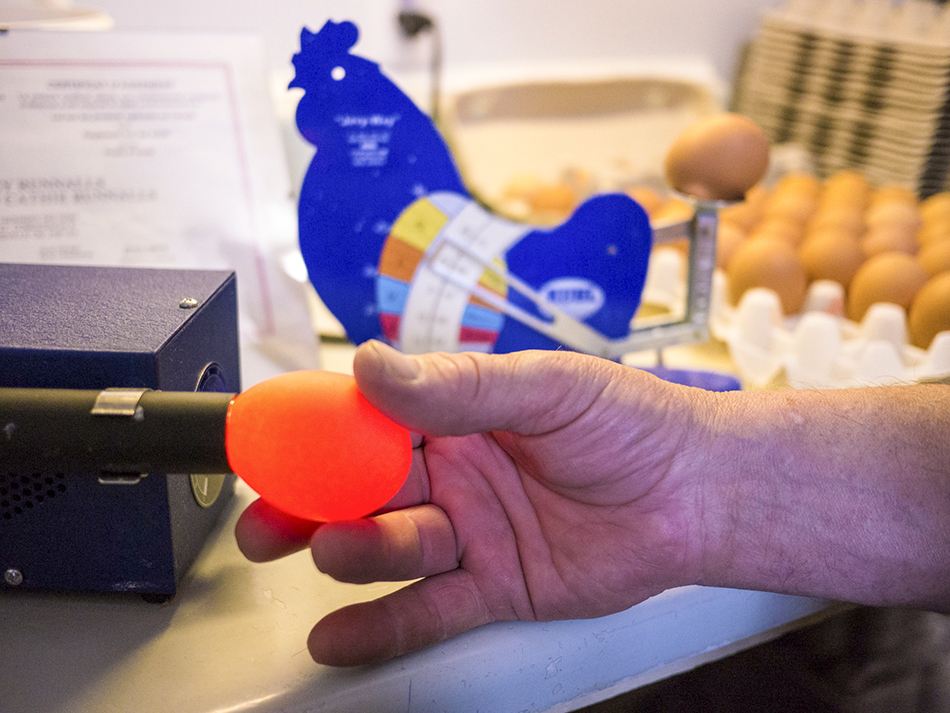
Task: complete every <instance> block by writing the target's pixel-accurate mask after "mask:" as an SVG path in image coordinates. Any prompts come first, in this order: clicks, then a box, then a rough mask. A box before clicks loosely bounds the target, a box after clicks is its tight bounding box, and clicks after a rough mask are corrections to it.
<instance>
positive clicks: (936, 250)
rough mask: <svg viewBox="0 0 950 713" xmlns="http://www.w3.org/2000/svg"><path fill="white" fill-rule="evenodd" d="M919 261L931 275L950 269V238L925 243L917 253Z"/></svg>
mask: <svg viewBox="0 0 950 713" xmlns="http://www.w3.org/2000/svg"><path fill="white" fill-rule="evenodd" d="M917 262H919V263H920V266H921V267H922V268H924V272H926V273H927V274H928V275H930V276H931V277H933V276H934V275H938V274H940V273H941V272H946V271H947V270H950V240H940V241H937V242H933V243H930V244H929V245H925V246H924V247H922V248H921V249H920V252H919V253H917Z"/></svg>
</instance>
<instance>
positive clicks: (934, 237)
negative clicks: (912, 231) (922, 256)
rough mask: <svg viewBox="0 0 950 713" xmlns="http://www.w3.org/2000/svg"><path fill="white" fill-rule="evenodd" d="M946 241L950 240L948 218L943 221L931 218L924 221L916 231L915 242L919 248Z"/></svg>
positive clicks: (949, 221)
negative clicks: (918, 244)
mask: <svg viewBox="0 0 950 713" xmlns="http://www.w3.org/2000/svg"><path fill="white" fill-rule="evenodd" d="M947 239H950V218H947V219H943V218H940V217H939V216H938V217H936V218H931V219H930V220H927V221H925V222H924V224H923V225H921V226H920V230H918V231H917V241H918V242H919V243H920V245H921V246H924V245H930V243H936V242H940V241H942V240H947Z"/></svg>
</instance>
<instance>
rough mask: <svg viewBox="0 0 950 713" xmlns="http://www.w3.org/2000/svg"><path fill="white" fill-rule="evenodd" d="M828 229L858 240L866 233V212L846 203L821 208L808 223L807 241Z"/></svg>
mask: <svg viewBox="0 0 950 713" xmlns="http://www.w3.org/2000/svg"><path fill="white" fill-rule="evenodd" d="M827 229H834V230H837V231H842V232H846V233H847V234H848V235H850V236H851V237H852V238H858V237H859V236H860V235H862V234H863V233H864V231H865V223H864V211H863V210H862V209H861V208H859V207H858V206H855V205H848V204H845V203H841V204H838V205H834V206H828V207H825V208H820V209H819V210H818V211H817V212H816V213H815V215H813V216H812V218H811V220H810V221H808V227H807V228H806V238H805V239H806V240H807V239H808V237H810V236H811V235H812V234H813V233H820V232H823V231H825V230H827Z"/></svg>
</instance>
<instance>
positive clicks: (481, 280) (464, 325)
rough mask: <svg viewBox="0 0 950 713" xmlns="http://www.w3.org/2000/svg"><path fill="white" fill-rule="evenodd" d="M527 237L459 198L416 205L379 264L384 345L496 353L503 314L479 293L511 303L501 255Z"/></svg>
mask: <svg viewBox="0 0 950 713" xmlns="http://www.w3.org/2000/svg"><path fill="white" fill-rule="evenodd" d="M529 230H530V228H528V227H527V226H523V225H518V224H516V223H511V222H508V221H505V220H499V218H498V217H497V216H493V215H491V214H490V213H488V212H487V211H485V210H484V209H483V208H482V207H481V206H479V205H478V204H477V203H475V202H474V201H472V200H471V199H469V198H466V197H464V196H461V195H459V194H457V193H450V192H444V191H443V192H436V193H432V194H430V195H428V196H426V197H424V198H420V199H419V200H417V201H415V202H413V203H412V204H410V205H409V207H408V208H406V209H405V210H404V211H403V212H402V213H401V214H400V215H399V217H398V218H397V219H396V221H395V222H394V223H393V225H392V228H391V229H390V232H389V236H388V237H387V238H386V241H385V243H384V245H383V249H382V252H381V254H380V259H379V266H378V276H377V279H376V306H377V309H378V313H379V319H380V324H381V326H382V330H383V334H384V336H385V338H386V339H387V340H388V341H389V342H390V343H391V344H393V345H395V346H396V347H397V348H398V349H400V350H402V351H404V352H406V353H415V354H418V353H423V352H429V351H450V352H457V351H480V352H490V351H492V349H493V347H494V345H495V342H496V341H497V339H498V333H499V332H500V331H501V328H502V325H503V324H504V321H505V315H504V314H502V313H501V312H499V311H498V310H496V309H494V308H493V307H491V306H490V305H489V304H488V303H487V302H486V301H485V300H482V299H481V298H479V297H478V296H477V295H474V294H473V292H477V291H482V292H485V291H487V292H488V293H491V294H493V295H497V296H498V298H500V299H501V300H504V299H505V298H506V296H507V287H506V284H505V281H504V278H503V277H502V276H501V275H502V274H504V271H505V264H504V262H503V259H502V256H503V255H504V253H505V252H506V250H507V249H508V248H509V247H510V246H512V245H513V244H514V243H516V242H517V241H518V240H520V239H521V238H522V237H523V236H524V235H525V234H526V233H527V232H529ZM492 265H494V266H495V267H496V268H497V272H496V271H495V270H493V269H492V268H491V267H490V266H492Z"/></svg>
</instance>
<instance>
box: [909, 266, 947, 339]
mask: <svg viewBox="0 0 950 713" xmlns="http://www.w3.org/2000/svg"><path fill="white" fill-rule="evenodd" d="M947 330H950V272H942V273H940V274H939V275H937V276H935V277H933V278H931V279H930V280H929V281H928V282H927V284H925V285H924V286H923V287H921V288H920V292H918V293H917V296H916V297H915V298H914V301H913V303H911V306H910V312H909V313H908V315H907V331H908V332H909V333H910V341H911V343H912V344H913V345H914V346H917V347H920V348H921V349H927V348H929V347H930V343H931V342H932V341H933V338H934V337H936V336H937V335H938V334H940V332H944V331H947Z"/></svg>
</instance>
